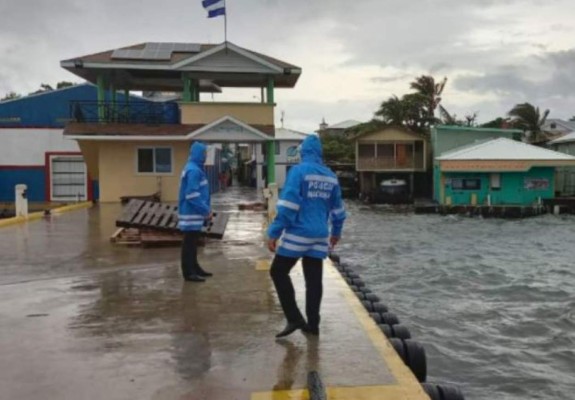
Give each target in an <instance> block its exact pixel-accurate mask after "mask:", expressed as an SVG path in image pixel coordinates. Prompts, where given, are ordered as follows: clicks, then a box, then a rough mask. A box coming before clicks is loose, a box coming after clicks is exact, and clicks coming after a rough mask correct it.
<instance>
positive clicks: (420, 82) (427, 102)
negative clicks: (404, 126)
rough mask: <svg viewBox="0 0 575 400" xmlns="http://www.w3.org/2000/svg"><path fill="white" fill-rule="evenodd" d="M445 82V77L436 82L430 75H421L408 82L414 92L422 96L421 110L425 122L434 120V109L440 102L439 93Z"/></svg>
mask: <svg viewBox="0 0 575 400" xmlns="http://www.w3.org/2000/svg"><path fill="white" fill-rule="evenodd" d="M446 84H447V78H443V80H442V81H441V82H436V81H435V78H433V77H432V76H430V75H422V76H420V77H418V78H416V79H415V81H413V82H411V84H410V87H411V88H412V89H413V90H415V93H417V94H419V95H421V96H422V98H423V104H424V106H423V112H424V115H425V119H426V123H427V124H429V125H431V124H433V123H435V122H436V119H435V110H436V109H437V107H438V106H439V103H441V94H442V93H443V89H445V85H446Z"/></svg>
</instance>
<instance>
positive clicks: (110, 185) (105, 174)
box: [92, 141, 190, 203]
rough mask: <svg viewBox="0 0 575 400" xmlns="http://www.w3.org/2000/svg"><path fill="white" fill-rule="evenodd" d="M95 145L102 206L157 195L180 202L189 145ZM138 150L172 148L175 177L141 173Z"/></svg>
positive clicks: (173, 173)
mask: <svg viewBox="0 0 575 400" xmlns="http://www.w3.org/2000/svg"><path fill="white" fill-rule="evenodd" d="M92 143H93V145H95V146H98V154H99V156H98V160H99V162H98V166H99V167H98V169H99V183H100V201H101V202H103V203H109V202H119V201H120V197H122V196H128V195H136V196H145V195H150V194H152V193H155V192H158V191H161V195H162V198H161V200H162V201H166V202H175V201H177V200H178V191H179V185H180V173H181V171H182V169H183V167H184V165H185V163H186V162H187V160H188V156H189V146H190V143H188V142H120V141H110V142H99V143H98V142H92ZM139 147H170V148H172V157H173V168H172V173H170V174H140V173H138V172H137V161H136V160H137V149H138V148H139ZM92 151H93V150H92Z"/></svg>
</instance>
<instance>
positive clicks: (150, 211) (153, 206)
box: [142, 203, 162, 227]
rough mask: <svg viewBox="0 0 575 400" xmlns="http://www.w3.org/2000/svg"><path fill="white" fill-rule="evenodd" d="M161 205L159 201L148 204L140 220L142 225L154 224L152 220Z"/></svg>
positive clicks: (151, 225)
mask: <svg viewBox="0 0 575 400" xmlns="http://www.w3.org/2000/svg"><path fill="white" fill-rule="evenodd" d="M161 205H162V204H161V203H151V204H150V207H149V208H148V210H147V214H146V217H145V218H144V219H143V220H142V225H144V226H150V227H153V226H154V224H153V223H152V221H153V220H154V219H155V217H156V213H157V212H158V210H159V209H160V206H161Z"/></svg>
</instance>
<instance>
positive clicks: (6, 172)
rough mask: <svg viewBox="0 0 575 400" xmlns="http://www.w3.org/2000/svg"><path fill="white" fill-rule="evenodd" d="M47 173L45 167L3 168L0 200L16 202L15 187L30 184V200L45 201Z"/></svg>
mask: <svg viewBox="0 0 575 400" xmlns="http://www.w3.org/2000/svg"><path fill="white" fill-rule="evenodd" d="M45 178H46V175H45V173H44V169H43V168H22V169H1V168H0V202H10V203H13V202H14V200H15V199H14V187H15V186H16V185H18V184H21V183H23V184H25V185H28V201H45V199H46V179H45Z"/></svg>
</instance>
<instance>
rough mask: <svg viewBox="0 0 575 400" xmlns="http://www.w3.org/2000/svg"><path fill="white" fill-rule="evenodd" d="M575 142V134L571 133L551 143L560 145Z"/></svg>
mask: <svg viewBox="0 0 575 400" xmlns="http://www.w3.org/2000/svg"><path fill="white" fill-rule="evenodd" d="M571 142H575V132H571V133H569V134H567V135H565V136H561V137H560V138H559V139H555V140H552V141H550V142H549V143H550V144H558V143H571Z"/></svg>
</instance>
